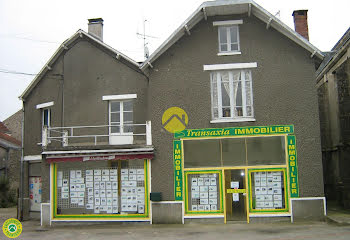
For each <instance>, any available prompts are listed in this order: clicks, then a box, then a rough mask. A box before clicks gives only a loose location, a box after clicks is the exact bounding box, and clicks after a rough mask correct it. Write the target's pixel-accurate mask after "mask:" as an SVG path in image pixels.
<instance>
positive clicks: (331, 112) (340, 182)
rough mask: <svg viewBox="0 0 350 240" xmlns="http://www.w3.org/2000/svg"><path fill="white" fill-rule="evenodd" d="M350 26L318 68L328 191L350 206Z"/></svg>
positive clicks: (324, 169)
mask: <svg viewBox="0 0 350 240" xmlns="http://www.w3.org/2000/svg"><path fill="white" fill-rule="evenodd" d="M349 58H350V28H349V29H348V30H347V31H346V33H345V34H344V35H343V36H342V37H341V38H340V40H339V41H338V42H337V43H336V44H335V46H334V47H333V48H332V50H331V51H330V52H328V53H327V55H326V57H325V59H324V61H323V62H322V64H321V66H320V68H319V69H318V70H317V78H316V79H317V90H318V96H319V108H320V121H321V136H322V138H321V143H322V159H323V172H324V182H325V194H326V197H327V199H328V201H337V202H338V203H339V204H340V205H341V206H343V207H345V208H348V209H349V208H350V163H349V158H350V150H349V144H350V88H349V85H350V59H349Z"/></svg>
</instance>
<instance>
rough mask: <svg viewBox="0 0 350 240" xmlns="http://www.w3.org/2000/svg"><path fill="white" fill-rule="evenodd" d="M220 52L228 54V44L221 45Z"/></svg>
mask: <svg viewBox="0 0 350 240" xmlns="http://www.w3.org/2000/svg"><path fill="white" fill-rule="evenodd" d="M220 52H227V44H221V45H220Z"/></svg>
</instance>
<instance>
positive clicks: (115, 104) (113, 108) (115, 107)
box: [111, 102, 120, 112]
mask: <svg viewBox="0 0 350 240" xmlns="http://www.w3.org/2000/svg"><path fill="white" fill-rule="evenodd" d="M119 111H120V102H111V112H119Z"/></svg>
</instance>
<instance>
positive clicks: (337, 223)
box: [326, 216, 350, 226]
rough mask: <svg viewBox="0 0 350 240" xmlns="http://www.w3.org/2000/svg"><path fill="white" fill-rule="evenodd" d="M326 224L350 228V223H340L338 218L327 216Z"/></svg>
mask: <svg viewBox="0 0 350 240" xmlns="http://www.w3.org/2000/svg"><path fill="white" fill-rule="evenodd" d="M326 222H327V223H329V224H335V225H337V226H350V222H343V221H339V220H337V219H336V218H333V217H329V216H326Z"/></svg>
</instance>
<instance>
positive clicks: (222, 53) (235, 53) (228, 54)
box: [218, 52, 242, 56]
mask: <svg viewBox="0 0 350 240" xmlns="http://www.w3.org/2000/svg"><path fill="white" fill-rule="evenodd" d="M240 54H242V53H241V52H221V53H218V56H231V55H240Z"/></svg>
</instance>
